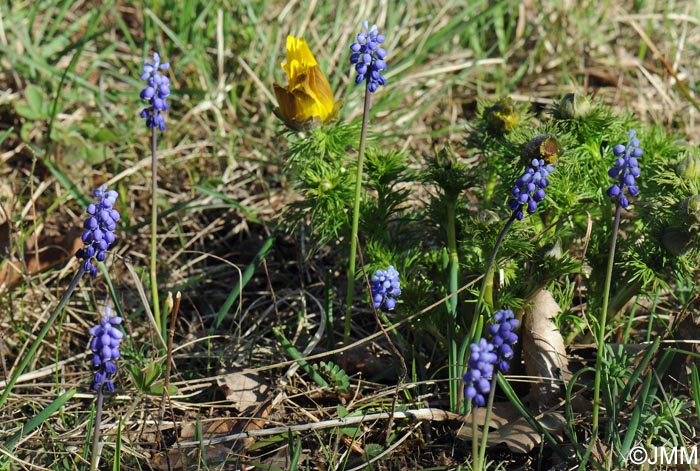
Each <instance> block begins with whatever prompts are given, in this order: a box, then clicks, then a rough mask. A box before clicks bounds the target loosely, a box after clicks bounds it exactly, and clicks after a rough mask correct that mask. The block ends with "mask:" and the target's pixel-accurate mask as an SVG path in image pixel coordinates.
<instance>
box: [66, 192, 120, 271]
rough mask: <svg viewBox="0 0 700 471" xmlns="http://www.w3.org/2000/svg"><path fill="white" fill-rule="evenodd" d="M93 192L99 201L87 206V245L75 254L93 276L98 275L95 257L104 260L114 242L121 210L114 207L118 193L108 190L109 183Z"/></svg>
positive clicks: (84, 239)
mask: <svg viewBox="0 0 700 471" xmlns="http://www.w3.org/2000/svg"><path fill="white" fill-rule="evenodd" d="M93 194H94V195H95V197H96V198H98V201H97V202H95V203H91V204H90V205H88V207H87V213H88V214H89V215H90V216H89V217H88V218H87V219H86V220H85V223H84V224H83V228H84V229H85V231H84V232H83V236H82V240H83V243H84V244H85V247H83V248H81V249H78V251H77V252H76V253H75V256H76V257H78V258H79V259H81V260H83V261H84V262H83V268H84V269H85V271H86V272H88V273H90V274H91V275H92V276H95V275H97V267H96V266H95V265H94V264H93V263H92V259H93V258H95V259H96V260H97V261H98V262H103V261H104V259H105V257H106V251H107V250H108V249H109V246H110V245H112V243H113V242H114V230H115V229H116V228H117V221H118V220H119V218H120V216H119V212H118V211H117V210H116V209H114V207H113V206H114V203H115V202H116V201H117V197H118V196H119V195H118V193H117V192H116V191H114V190H109V191H108V190H107V185H102V186H100V187H99V188H98V189H96V190H95V191H94V192H93Z"/></svg>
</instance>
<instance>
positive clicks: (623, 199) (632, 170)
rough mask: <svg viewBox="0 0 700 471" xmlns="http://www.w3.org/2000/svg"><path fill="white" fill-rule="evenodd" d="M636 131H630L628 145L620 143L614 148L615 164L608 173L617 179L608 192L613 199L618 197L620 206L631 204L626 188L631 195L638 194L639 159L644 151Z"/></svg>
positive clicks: (624, 206)
mask: <svg viewBox="0 0 700 471" xmlns="http://www.w3.org/2000/svg"><path fill="white" fill-rule="evenodd" d="M635 134H636V131H634V130H632V131H630V132H629V142H628V143H627V145H624V144H618V145H616V146H615V147H614V148H613V154H614V155H615V157H617V159H615V165H614V166H613V167H612V168H611V169H610V170H608V175H610V177H611V178H614V179H616V180H617V181H616V182H615V183H613V185H612V186H611V187H610V188H608V191H607V194H608V196H610V197H611V198H613V199H617V201H618V202H619V204H620V206H622V207H623V208H626V207H627V206H629V204H630V203H629V199H628V198H627V196H625V190H627V194H628V195H629V196H637V195H638V194H639V188H638V187H637V181H636V179H637V177H639V175H640V173H641V172H640V170H639V161H638V160H637V159H638V158H639V157H641V156H642V154H643V153H644V152H643V151H642V149H641V147H639V139H637V138H636V137H635Z"/></svg>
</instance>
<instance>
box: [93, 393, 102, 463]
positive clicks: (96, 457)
mask: <svg viewBox="0 0 700 471" xmlns="http://www.w3.org/2000/svg"><path fill="white" fill-rule="evenodd" d="M103 386H104V382H103V383H102V384H100V385H99V386H98V389H97V407H96V409H95V423H94V425H93V429H94V430H93V434H92V456H91V457H90V471H97V463H99V461H100V425H101V424H102V403H103V402H104V393H103V392H102V389H103Z"/></svg>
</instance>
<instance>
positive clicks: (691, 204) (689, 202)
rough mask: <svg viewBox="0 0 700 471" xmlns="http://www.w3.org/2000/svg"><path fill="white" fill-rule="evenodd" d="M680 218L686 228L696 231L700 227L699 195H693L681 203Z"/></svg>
mask: <svg viewBox="0 0 700 471" xmlns="http://www.w3.org/2000/svg"><path fill="white" fill-rule="evenodd" d="M680 213H681V220H682V221H683V222H684V223H685V224H686V226H687V227H688V229H689V230H690V231H693V232H697V231H698V230H699V229H700V195H693V196H691V197H689V198H686V199H685V200H683V202H682V203H681V208H680Z"/></svg>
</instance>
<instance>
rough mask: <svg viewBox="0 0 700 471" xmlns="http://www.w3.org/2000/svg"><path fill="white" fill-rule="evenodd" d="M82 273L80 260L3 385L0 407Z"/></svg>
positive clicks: (83, 271) (66, 301) (83, 263)
mask: <svg viewBox="0 0 700 471" xmlns="http://www.w3.org/2000/svg"><path fill="white" fill-rule="evenodd" d="M84 274H85V262H84V261H81V262H80V268H79V269H78V272H77V273H76V274H75V276H74V277H73V279H72V280H71V282H70V285H69V286H68V289H67V290H66V292H65V293H63V297H62V298H61V300H60V301H59V302H58V306H56V309H54V311H53V312H52V313H51V315H50V316H49V318H48V320H47V321H46V322H45V323H44V327H42V328H41V330H40V331H39V334H38V335H37V336H36V339H35V340H34V342H33V343H32V345H31V346H30V347H29V349H28V350H27V352H26V353H25V354H24V355H22V357H21V359H20V360H19V363H18V364H17V367H16V368H15V370H14V372H13V373H12V376H11V377H10V379H9V381H8V382H7V384H6V385H5V390H4V391H3V392H2V395H0V407H2V405H3V404H4V403H5V401H6V400H7V397H8V396H9V395H10V392H11V391H12V387H13V386H14V385H15V383H16V382H17V380H18V379H19V377H20V376H22V373H23V372H24V369H25V368H26V367H27V365H28V364H29V362H30V361H31V360H32V358H34V354H35V353H36V351H37V349H38V348H39V345H41V342H42V341H43V340H44V337H46V334H48V333H49V329H50V328H51V326H52V325H53V323H54V322H56V319H57V318H58V315H59V314H60V313H61V311H63V308H64V307H66V304H67V303H68V300H69V299H70V297H71V295H72V294H73V291H75V288H76V287H77V286H78V282H80V279H81V278H82V277H83V275H84Z"/></svg>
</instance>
